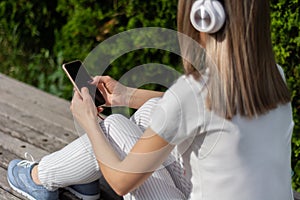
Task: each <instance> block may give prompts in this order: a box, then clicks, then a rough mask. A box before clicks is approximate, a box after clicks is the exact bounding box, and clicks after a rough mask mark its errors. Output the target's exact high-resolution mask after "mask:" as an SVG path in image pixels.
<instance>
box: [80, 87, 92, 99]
mask: <svg viewBox="0 0 300 200" xmlns="http://www.w3.org/2000/svg"><path fill="white" fill-rule="evenodd" d="M81 95H82V98H83V99H87V98H90V93H89V89H88V88H87V87H83V88H81Z"/></svg>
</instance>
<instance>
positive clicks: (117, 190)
mask: <svg viewBox="0 0 300 200" xmlns="http://www.w3.org/2000/svg"><path fill="white" fill-rule="evenodd" d="M113 190H114V191H115V193H116V194H117V195H119V196H124V195H126V194H128V193H129V192H130V191H128V190H126V189H124V188H119V187H116V188H113Z"/></svg>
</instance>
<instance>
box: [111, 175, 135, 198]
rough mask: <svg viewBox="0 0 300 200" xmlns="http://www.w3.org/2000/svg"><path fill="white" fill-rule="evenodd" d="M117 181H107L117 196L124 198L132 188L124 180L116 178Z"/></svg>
mask: <svg viewBox="0 0 300 200" xmlns="http://www.w3.org/2000/svg"><path fill="white" fill-rule="evenodd" d="M115 178H116V177H115ZM116 179H118V180H116ZM116 179H115V180H112V179H110V180H107V182H108V184H109V185H110V187H111V188H112V189H113V191H114V192H115V193H116V194H117V195H119V196H124V195H126V194H128V193H129V192H130V191H131V190H132V188H130V187H129V184H128V183H127V181H126V180H124V179H122V178H116Z"/></svg>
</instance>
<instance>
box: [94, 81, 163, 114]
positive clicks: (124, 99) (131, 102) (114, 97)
mask: <svg viewBox="0 0 300 200" xmlns="http://www.w3.org/2000/svg"><path fill="white" fill-rule="evenodd" d="M92 84H95V85H97V87H98V89H99V90H100V91H101V93H102V94H103V96H104V98H105V100H106V105H107V106H127V107H129V108H134V109H138V108H139V107H141V106H142V105H143V104H144V103H145V102H146V101H148V100H149V99H151V98H154V97H161V96H162V95H163V94H164V93H163V92H158V91H152V90H144V89H137V88H130V87H126V86H124V85H122V84H121V83H119V82H118V81H116V80H114V79H113V78H111V77H110V76H96V77H94V80H93V82H92Z"/></svg>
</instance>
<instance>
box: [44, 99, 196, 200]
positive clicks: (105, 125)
mask: <svg viewBox="0 0 300 200" xmlns="http://www.w3.org/2000/svg"><path fill="white" fill-rule="evenodd" d="M157 101H158V98H154V99H150V100H149V101H147V102H146V103H145V104H144V105H143V106H142V107H141V108H140V109H139V110H137V111H136V112H135V114H134V115H133V116H132V117H131V118H130V119H128V118H126V117H124V116H123V115H119V114H113V115H110V116H108V117H107V118H106V119H105V120H103V121H102V122H101V123H100V126H101V128H102V130H103V133H104V134H105V135H106V137H107V139H108V141H109V142H110V143H111V145H112V146H113V148H114V149H115V150H116V152H117V153H118V154H119V156H120V157H121V158H124V157H125V156H126V154H127V153H128V152H129V151H130V149H131V148H132V146H133V145H134V144H135V143H136V141H137V140H138V138H139V137H140V136H141V135H142V134H143V132H144V130H145V129H146V128H147V127H148V125H149V120H150V114H151V110H152V109H153V106H155V104H156V103H157ZM163 166H164V167H160V168H159V169H158V170H156V171H155V172H154V173H153V174H152V175H151V176H150V177H149V178H148V179H147V180H146V181H145V182H144V183H143V184H142V185H141V186H140V187H138V188H137V189H135V190H134V191H132V192H131V193H129V194H127V195H125V196H124V199H141V200H148V199H149V200H150V199H153V200H160V199H162V200H168V199H172V200H173V199H187V198H188V196H189V193H190V190H191V184H190V182H188V181H187V180H186V179H185V178H184V170H183V167H182V165H181V162H180V161H179V159H177V158H176V156H174V155H173V154H170V156H169V157H168V159H167V160H166V161H165V163H164V164H163ZM38 176H39V179H40V181H41V182H42V184H43V185H44V186H45V187H46V188H47V189H48V190H56V189H57V188H60V187H66V186H68V185H74V184H84V183H89V182H92V181H95V180H97V179H99V178H100V177H101V176H102V174H101V171H100V169H99V166H98V163H97V160H96V158H95V156H94V153H93V149H92V146H91V143H90V141H89V139H88V137H87V135H86V134H85V135H83V136H81V137H80V138H78V139H77V140H75V141H73V142H72V143H70V144H69V145H67V146H66V147H64V148H63V149H61V150H59V151H57V152H54V153H52V154H50V155H47V156H45V157H44V158H42V159H41V161H40V163H39V172H38Z"/></svg>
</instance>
